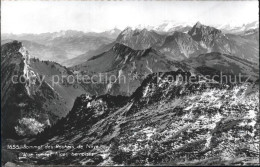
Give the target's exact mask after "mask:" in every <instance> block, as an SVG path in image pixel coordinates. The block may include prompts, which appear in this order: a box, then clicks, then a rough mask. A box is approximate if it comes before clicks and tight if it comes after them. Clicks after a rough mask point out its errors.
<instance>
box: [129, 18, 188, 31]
mask: <svg viewBox="0 0 260 167" xmlns="http://www.w3.org/2000/svg"><path fill="white" fill-rule="evenodd" d="M191 25H192V24H190V23H187V22H178V21H173V20H165V21H163V22H162V23H159V24H156V25H142V24H140V25H138V26H134V27H132V28H133V29H147V30H149V31H152V30H153V31H156V32H157V33H159V34H171V33H173V32H175V31H179V32H187V31H188V30H189V29H190V28H191Z"/></svg>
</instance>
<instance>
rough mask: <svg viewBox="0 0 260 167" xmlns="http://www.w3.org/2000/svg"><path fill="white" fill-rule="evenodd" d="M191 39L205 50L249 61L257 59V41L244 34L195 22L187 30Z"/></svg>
mask: <svg viewBox="0 0 260 167" xmlns="http://www.w3.org/2000/svg"><path fill="white" fill-rule="evenodd" d="M188 34H189V35H190V36H191V37H192V39H193V40H194V41H196V42H198V43H199V45H200V46H201V47H202V48H204V49H206V50H207V52H208V53H209V52H221V53H225V54H229V55H232V56H237V57H240V58H243V59H247V60H250V61H258V60H259V55H258V52H259V47H258V45H259V41H256V40H250V39H249V38H246V37H245V36H240V35H235V34H224V33H222V31H221V30H218V29H216V28H214V27H210V26H205V25H203V24H201V23H199V22H198V23H196V24H195V25H194V26H193V27H192V29H191V30H190V31H189V32H188Z"/></svg>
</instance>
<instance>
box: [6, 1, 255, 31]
mask: <svg viewBox="0 0 260 167" xmlns="http://www.w3.org/2000/svg"><path fill="white" fill-rule="evenodd" d="M258 15H259V14H258V1H2V4H1V33H14V34H21V33H36V34H38V33H45V32H55V31H60V30H69V29H71V30H79V31H84V32H89V31H93V32H101V31H106V30H109V29H113V28H115V27H116V28H119V29H121V30H122V29H124V28H126V27H127V26H131V27H135V26H137V25H140V24H141V25H151V26H153V25H158V24H160V23H162V22H164V21H166V20H167V21H169V20H170V21H177V22H187V23H191V24H195V23H196V22H197V21H200V22H201V23H202V24H205V25H222V24H232V25H241V24H244V23H249V22H252V21H256V20H258Z"/></svg>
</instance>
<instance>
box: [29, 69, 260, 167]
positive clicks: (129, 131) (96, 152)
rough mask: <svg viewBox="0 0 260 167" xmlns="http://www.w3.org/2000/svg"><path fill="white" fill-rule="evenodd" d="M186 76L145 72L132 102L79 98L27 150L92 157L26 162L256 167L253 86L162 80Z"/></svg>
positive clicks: (117, 98) (255, 88)
mask: <svg viewBox="0 0 260 167" xmlns="http://www.w3.org/2000/svg"><path fill="white" fill-rule="evenodd" d="M190 74H191V73H189V72H185V71H181V70H177V71H172V72H166V73H159V74H157V73H154V74H150V75H149V76H148V77H147V78H146V79H145V80H144V81H143V82H142V84H141V86H140V87H139V88H138V89H137V90H136V91H135V92H134V93H133V94H132V95H131V96H130V97H123V96H111V95H105V96H99V97H89V96H86V95H82V96H80V97H78V98H77V100H76V101H75V105H74V107H73V109H72V110H71V111H70V113H69V114H68V115H67V117H66V118H64V119H62V120H60V121H59V122H58V123H57V124H55V125H54V126H53V127H51V128H48V129H46V130H45V131H44V132H43V133H42V134H40V135H39V136H37V138H36V140H35V141H33V142H32V143H30V144H32V145H40V144H44V145H60V144H61V143H62V144H63V145H86V144H87V145H89V146H92V147H89V148H83V149H78V148H75V147H70V148H68V149H62V150H60V152H62V153H65V154H70V153H71V152H76V153H79V155H81V154H83V155H84V153H85V152H86V151H88V153H92V155H93V156H89V157H87V158H86V157H84V156H72V155H68V157H67V158H62V157H61V156H57V155H53V156H51V157H50V156H49V157H48V156H45V154H44V153H47V152H49V151H50V150H51V149H50V150H36V151H34V153H41V154H42V155H43V156H42V157H41V158H25V159H24V161H26V162H31V163H33V164H34V163H36V164H38V165H42V164H44V165H46V164H59V163H60V162H61V160H62V164H65V165H67V164H73V165H140V164H142V165H148V164H149V165H162V164H164V165H173V164H174V165H205V164H207V165H211V164H212V162H214V164H215V165H216V164H217V165H221V164H225V165H227V164H228V165H235V164H238V163H243V164H247V165H256V164H257V163H258V155H259V149H258V143H259V138H258V137H256V136H258V131H257V129H259V128H258V127H259V123H257V122H258V121H259V118H258V117H257V113H258V112H259V108H258V104H257V103H255V101H258V100H259V96H258V94H259V85H258V83H252V84H250V83H247V84H241V85H236V86H235V85H226V84H219V83H210V84H207V83H205V82H203V81H205V80H202V82H197V83H189V82H186V83H182V82H180V80H174V81H172V80H169V77H168V76H169V75H170V76H175V77H176V78H178V76H185V75H188V76H190ZM72 132H73V133H72ZM234 141H236V142H235V143H234ZM95 146H96V147H95ZM242 155H243V156H242ZM53 157H55V158H53ZM72 159H73V160H72ZM234 159H235V160H234Z"/></svg>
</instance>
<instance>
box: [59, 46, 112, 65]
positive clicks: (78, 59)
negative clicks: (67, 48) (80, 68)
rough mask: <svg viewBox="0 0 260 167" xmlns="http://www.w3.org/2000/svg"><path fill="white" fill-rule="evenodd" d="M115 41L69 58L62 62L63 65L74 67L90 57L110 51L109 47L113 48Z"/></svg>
mask: <svg viewBox="0 0 260 167" xmlns="http://www.w3.org/2000/svg"><path fill="white" fill-rule="evenodd" d="M114 44H115V42H112V43H109V44H106V45H102V46H100V47H99V48H97V49H96V50H90V51H88V52H86V53H84V54H82V55H79V56H76V57H74V58H72V59H67V60H65V61H63V62H61V64H62V65H64V66H66V67H73V66H76V65H79V64H82V63H83V62H85V61H88V60H89V59H90V58H92V57H94V56H96V55H99V54H101V53H103V52H106V51H108V50H109V49H111V48H112V47H113V46H114Z"/></svg>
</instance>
